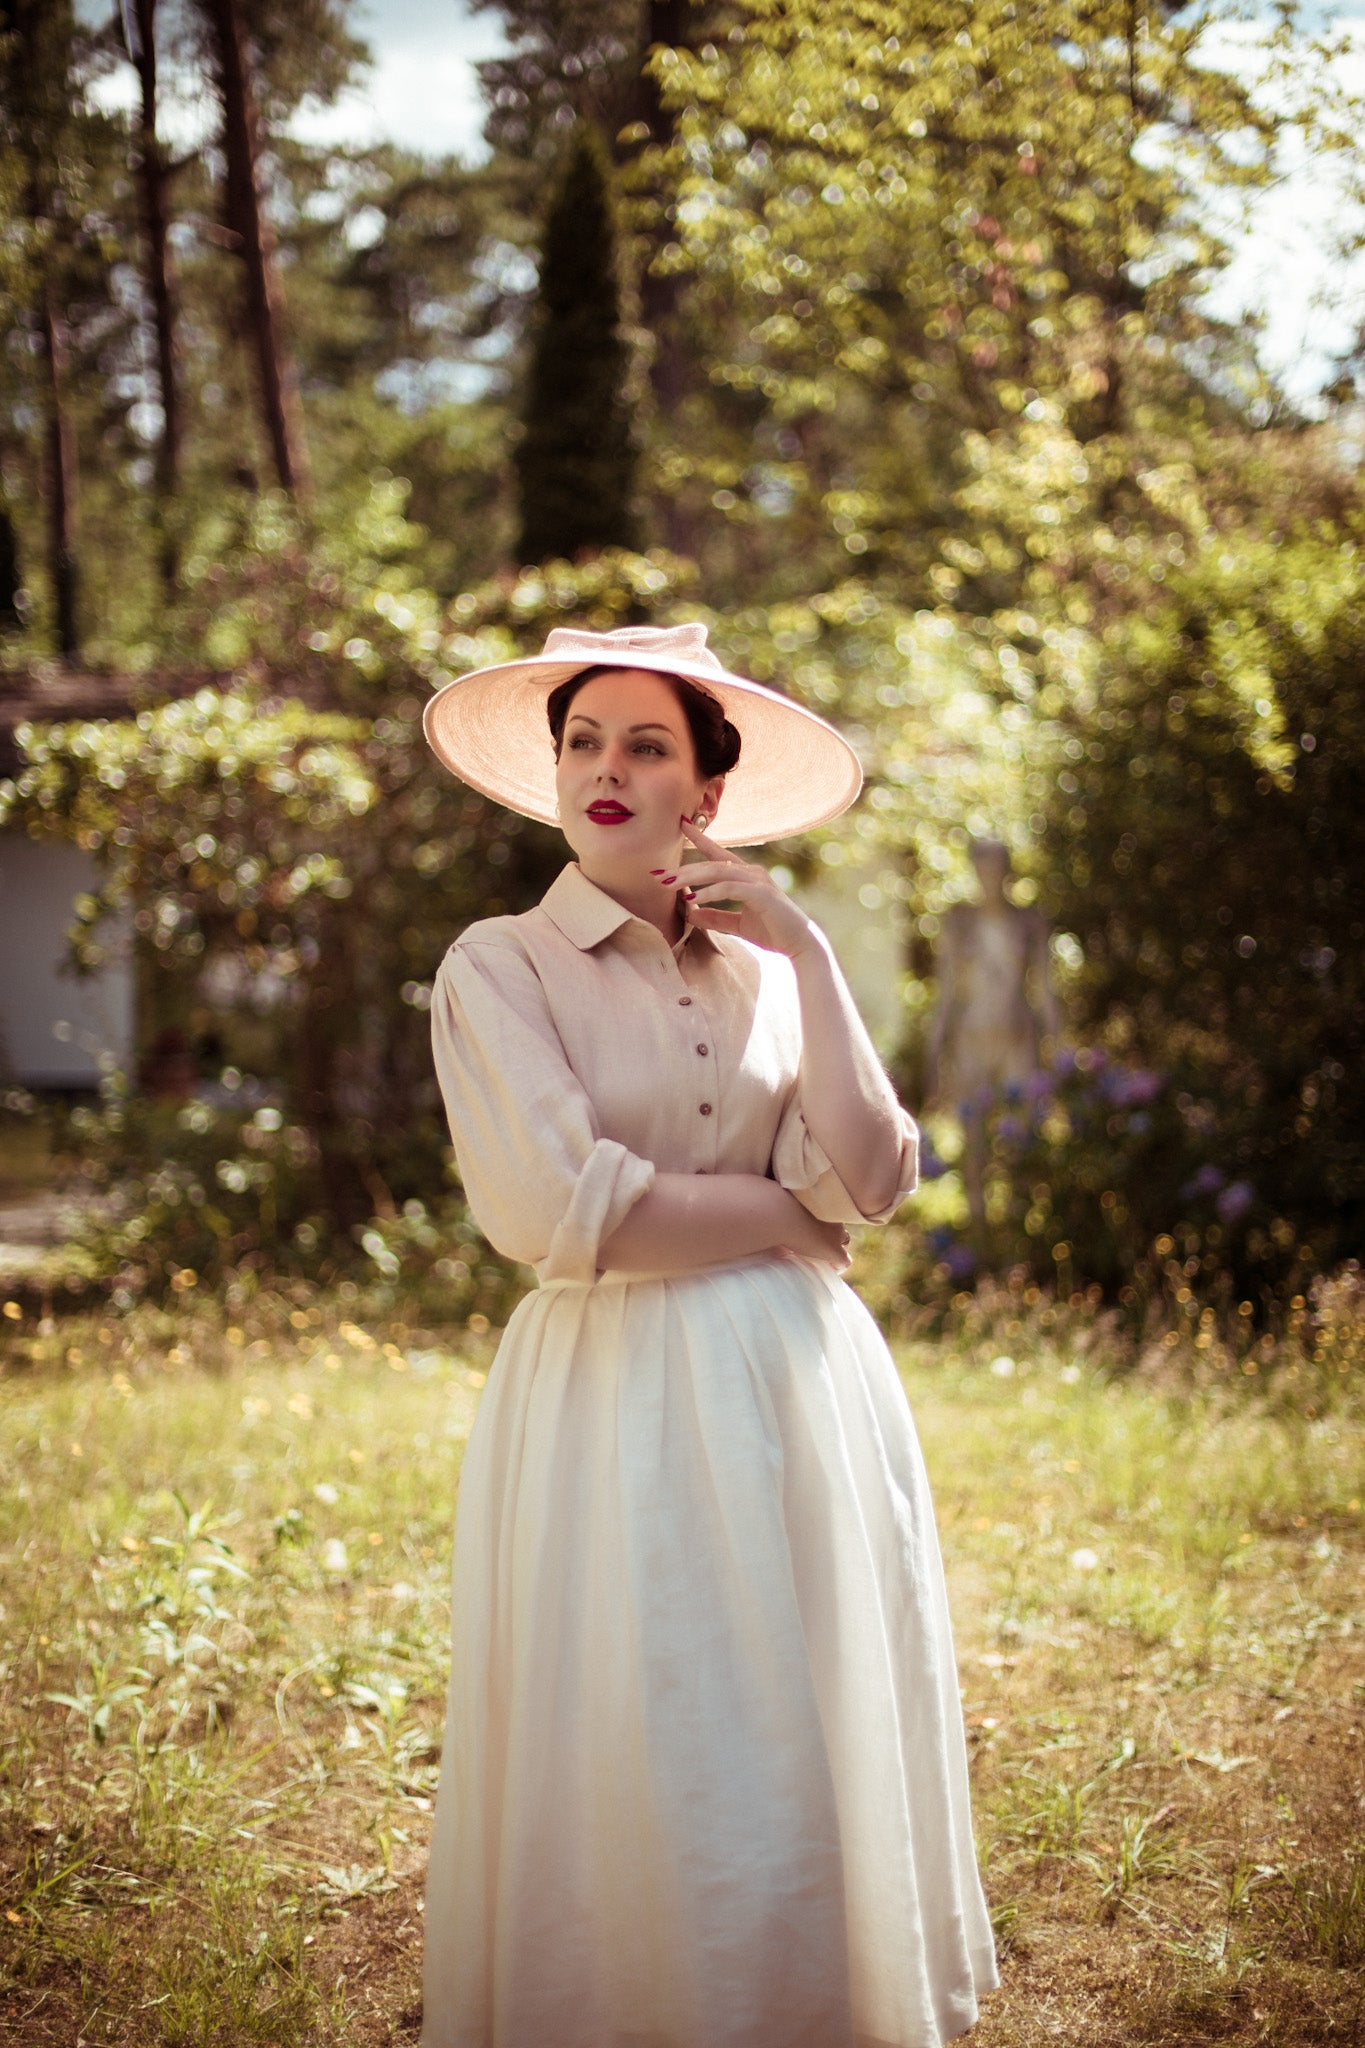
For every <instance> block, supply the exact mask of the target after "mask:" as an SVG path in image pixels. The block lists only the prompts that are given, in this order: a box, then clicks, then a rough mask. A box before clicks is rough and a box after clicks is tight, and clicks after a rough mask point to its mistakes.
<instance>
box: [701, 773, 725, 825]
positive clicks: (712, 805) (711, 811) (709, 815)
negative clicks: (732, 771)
mask: <svg viewBox="0 0 1365 2048" xmlns="http://www.w3.org/2000/svg"><path fill="white" fill-rule="evenodd" d="M724 788H725V777H724V776H723V775H713V776H712V777H711V780H710V781H709V782H708V783H707V785H706V787H705V788H704V789H703V790H702V793H701V796H700V797H699V798H698V801H697V809H698V810H699V811H700V812H701V813H702V815H703V817H704V818H705V819H706V821H707V822H706V825H704V826H703V827H702V830H703V831H706V830H707V829H708V827H709V826H711V825H714V824H715V822H716V812H717V811H718V810H719V809H720V799H721V792H722V790H723V789H724Z"/></svg>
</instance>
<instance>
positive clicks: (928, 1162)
mask: <svg viewBox="0 0 1365 2048" xmlns="http://www.w3.org/2000/svg"><path fill="white" fill-rule="evenodd" d="M947 1171H948V1166H947V1162H946V1160H943V1159H940V1157H939V1155H938V1150H937V1148H936V1146H935V1144H934V1141H933V1139H932V1138H931V1137H930V1136H929V1135H928V1133H927V1132H925V1131H921V1132H920V1139H919V1177H920V1179H921V1180H942V1178H943V1176H944V1174H945V1173H946V1172H947Z"/></svg>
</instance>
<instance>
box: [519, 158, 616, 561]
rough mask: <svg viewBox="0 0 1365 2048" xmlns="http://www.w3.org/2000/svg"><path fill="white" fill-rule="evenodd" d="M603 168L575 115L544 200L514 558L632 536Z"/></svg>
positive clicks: (568, 553) (572, 551) (607, 179)
mask: <svg viewBox="0 0 1365 2048" xmlns="http://www.w3.org/2000/svg"><path fill="white" fill-rule="evenodd" d="M630 369H631V363H630V350H629V347H628V344H627V341H626V337H625V334H624V332H623V330H622V318H621V285H620V278H619V274H618V264H617V252H616V227H615V221H614V218H613V204H612V196H611V172H610V167H609V165H608V162H607V158H606V154H605V151H604V150H603V148H602V145H601V143H600V141H599V140H598V139H597V136H596V134H595V133H594V131H593V130H592V129H591V128H589V127H587V126H586V124H582V125H580V126H579V127H578V128H577V129H575V131H574V135H573V139H572V141H571V142H570V144H569V149H568V153H567V157H566V161H565V165H564V172H563V176H562V178H561V180H560V182H559V185H558V187H557V189H556V191H555V194H554V197H553V199H552V200H551V202H550V209H549V213H548V215H547V217H546V222H545V237H544V243H543V246H542V250H541V262H540V288H539V292H538V295H537V300H536V314H535V318H534V320H533V322H532V327H531V366H530V372H529V376H528V379H527V395H526V403H525V412H524V416H523V432H522V437H521V439H520V441H519V442H518V443H517V447H516V453H515V458H514V459H515V466H516V473H517V488H518V495H519V500H520V508H521V531H520V535H519V537H518V541H517V557H518V560H519V561H521V562H527V563H530V562H542V561H546V560H549V559H551V558H554V557H566V558H568V559H570V560H572V559H573V558H574V557H575V556H576V555H578V554H579V553H580V552H582V551H584V550H590V549H596V548H612V547H615V548H621V547H629V546H630V545H631V543H632V540H633V539H634V536H635V523H636V522H635V506H634V493H635V468H636V446H635V429H634V422H633V419H632V406H631V395H630V390H629V383H630Z"/></svg>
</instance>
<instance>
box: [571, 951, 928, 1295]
mask: <svg viewBox="0 0 1365 2048" xmlns="http://www.w3.org/2000/svg"><path fill="white" fill-rule="evenodd" d="M810 932H811V938H810V944H809V946H808V947H805V948H803V949H802V950H801V951H800V952H799V953H798V954H795V955H793V956H792V965H793V967H794V969H795V971H796V983H797V989H798V991H799V994H800V999H801V1029H802V1052H801V1104H802V1110H803V1112H804V1115H805V1119H806V1125H807V1128H808V1129H809V1131H810V1133H811V1136H812V1137H813V1138H814V1139H815V1141H816V1143H817V1144H818V1145H819V1146H820V1147H821V1148H822V1150H823V1151H824V1152H825V1153H826V1155H827V1156H828V1158H829V1161H830V1164H831V1165H832V1166H833V1168H834V1170H835V1172H836V1173H837V1174H838V1176H839V1178H840V1180H841V1181H842V1182H843V1184H844V1186H845V1187H846V1188H847V1189H848V1191H849V1193H850V1195H851V1196H852V1197H853V1200H854V1201H855V1202H856V1204H857V1205H858V1208H859V1209H860V1210H862V1211H863V1212H864V1214H866V1215H869V1216H873V1215H876V1214H877V1213H878V1211H879V1210H882V1209H884V1208H885V1207H886V1205H887V1203H888V1202H890V1200H891V1198H892V1196H893V1195H894V1194H895V1190H896V1182H897V1176H898V1170H899V1164H900V1147H901V1130H902V1125H901V1112H900V1105H899V1103H898V1102H897V1100H896V1096H895V1093H894V1091H893V1089H892V1087H891V1083H890V1082H889V1081H888V1080H887V1078H886V1075H885V1073H884V1072H883V1071H882V1066H881V1062H880V1060H879V1059H878V1058H877V1055H876V1053H875V1051H874V1050H873V1046H872V1041H871V1040H870V1039H869V1037H868V1035H867V1030H866V1027H865V1026H864V1024H863V1021H862V1018H861V1017H860V1016H859V1015H858V1011H857V1006H856V1005H855V1003H854V1001H853V997H852V995H851V994H850V992H849V989H848V985H847V983H846V982H845V980H844V977H843V975H842V974H841V972H840V970H839V966H838V963H837V961H836V960H835V958H834V953H833V950H832V949H831V947H830V944H829V941H828V940H827V939H826V938H825V936H824V933H823V932H821V931H820V930H819V928H818V927H817V926H815V925H812V926H811V928H810ZM765 1251H788V1252H791V1253H793V1254H794V1255H795V1256H797V1257H801V1258H812V1259H820V1260H824V1261H827V1262H828V1263H829V1264H831V1265H833V1266H834V1267H835V1268H836V1270H838V1271H843V1269H844V1268H845V1267H846V1266H847V1264H848V1232H847V1230H846V1229H845V1228H844V1226H843V1225H842V1224H840V1223H824V1222H821V1221H820V1220H819V1219H818V1218H817V1217H815V1216H812V1215H811V1213H810V1212H809V1210H807V1209H805V1208H803V1207H802V1205H801V1203H800V1202H799V1201H798V1200H797V1199H796V1197H795V1195H793V1194H789V1193H788V1191H787V1190H786V1189H785V1188H782V1187H779V1186H778V1184H777V1182H776V1181H774V1180H768V1179H766V1178H765V1177H764V1176H763V1175H761V1174H749V1173H724V1174H708V1175H705V1176H701V1175H697V1174H687V1173H660V1174H657V1175H656V1176H655V1180H654V1185H653V1187H652V1188H651V1189H650V1190H649V1192H648V1193H647V1194H645V1195H642V1196H641V1197H640V1199H639V1201H638V1202H636V1203H635V1205H634V1206H633V1208H632V1209H631V1210H630V1212H629V1214H628V1215H627V1216H626V1218H625V1220H624V1222H622V1223H621V1224H620V1225H618V1227H617V1229H616V1230H615V1231H613V1232H612V1234H611V1236H610V1237H608V1238H606V1239H604V1241H603V1243H602V1246H601V1250H600V1254H599V1261H598V1263H599V1265H600V1266H601V1267H602V1268H603V1270H607V1269H613V1270H615V1271H617V1272H626V1273H639V1272H648V1273H683V1272H690V1271H693V1270H695V1269H696V1268H697V1267H700V1266H707V1265H717V1264H719V1263H721V1262H722V1261H723V1260H725V1259H727V1258H735V1257H742V1256H744V1255H746V1254H748V1253H751V1252H765Z"/></svg>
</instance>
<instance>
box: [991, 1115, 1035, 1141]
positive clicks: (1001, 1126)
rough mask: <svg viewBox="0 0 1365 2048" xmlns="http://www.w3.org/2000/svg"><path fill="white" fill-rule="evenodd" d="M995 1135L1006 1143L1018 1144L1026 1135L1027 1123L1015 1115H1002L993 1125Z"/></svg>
mask: <svg viewBox="0 0 1365 2048" xmlns="http://www.w3.org/2000/svg"><path fill="white" fill-rule="evenodd" d="M995 1135H996V1136H997V1138H999V1139H1000V1140H1001V1142H1002V1143H1003V1144H1006V1145H1020V1144H1022V1143H1023V1141H1024V1139H1025V1138H1026V1137H1027V1136H1028V1125H1027V1124H1026V1123H1024V1121H1023V1120H1022V1118H1020V1117H1017V1116H1002V1117H1001V1118H1000V1120H999V1122H998V1123H997V1124H996V1126H995Z"/></svg>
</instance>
